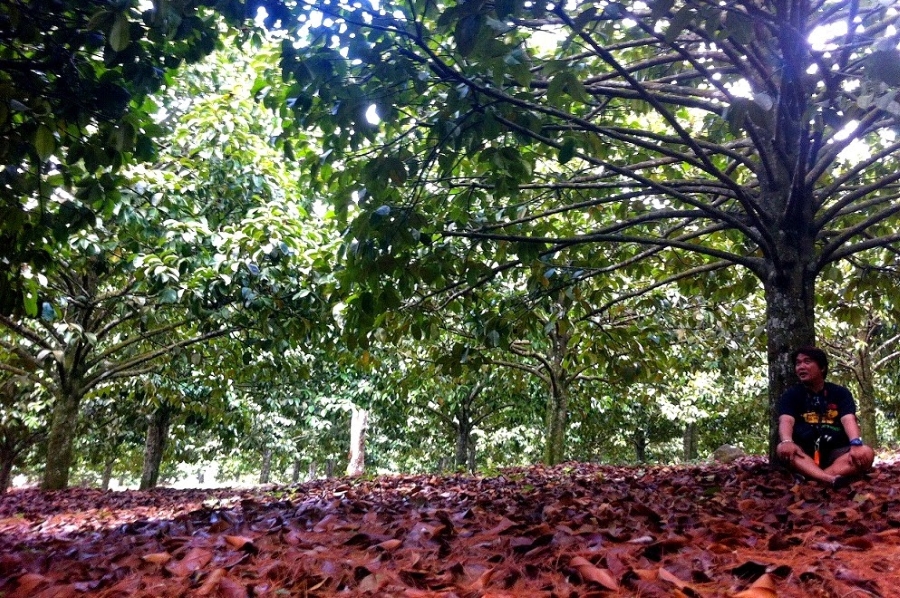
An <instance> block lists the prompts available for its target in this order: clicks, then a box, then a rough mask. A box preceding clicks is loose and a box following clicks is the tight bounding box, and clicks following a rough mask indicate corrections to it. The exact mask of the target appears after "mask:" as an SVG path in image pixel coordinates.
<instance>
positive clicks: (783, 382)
mask: <svg viewBox="0 0 900 598" xmlns="http://www.w3.org/2000/svg"><path fill="white" fill-rule="evenodd" d="M765 291H766V332H767V335H768V363H769V405H768V407H769V458H770V459H771V460H773V461H774V460H775V459H776V452H775V451H776V447H777V446H778V411H777V405H778V398H779V397H780V396H781V394H782V393H783V392H784V391H785V389H787V387H788V386H790V385H791V384H793V383H794V382H795V381H796V375H795V374H794V364H793V363H790V358H789V355H790V353H791V351H793V350H794V349H797V348H799V347H802V346H804V345H813V344H815V340H816V334H815V311H814V308H815V294H814V291H815V275H814V274H812V273H807V271H806V269H805V268H802V267H795V268H794V270H793V272H791V275H790V276H788V275H784V274H772V275H770V276H769V277H768V279H767V280H766V282H765Z"/></svg>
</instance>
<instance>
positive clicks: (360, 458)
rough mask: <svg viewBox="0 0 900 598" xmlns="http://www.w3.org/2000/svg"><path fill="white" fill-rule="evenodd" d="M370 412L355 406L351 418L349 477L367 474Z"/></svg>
mask: <svg viewBox="0 0 900 598" xmlns="http://www.w3.org/2000/svg"><path fill="white" fill-rule="evenodd" d="M368 422H369V412H368V411H367V410H366V409H362V408H360V407H357V406H356V405H354V406H353V412H352V415H351V417H350V462H349V463H347V475H348V476H351V477H354V476H361V475H363V474H364V473H365V472H366V426H367V424H368Z"/></svg>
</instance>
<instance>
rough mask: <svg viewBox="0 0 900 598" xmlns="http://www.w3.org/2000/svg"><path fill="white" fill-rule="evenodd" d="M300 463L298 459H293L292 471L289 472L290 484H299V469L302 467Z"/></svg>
mask: <svg viewBox="0 0 900 598" xmlns="http://www.w3.org/2000/svg"><path fill="white" fill-rule="evenodd" d="M302 465H303V464H302V463H300V459H299V458H297V459H294V465H293V469H292V470H291V483H292V484H297V483H299V482H300V468H301V467H302Z"/></svg>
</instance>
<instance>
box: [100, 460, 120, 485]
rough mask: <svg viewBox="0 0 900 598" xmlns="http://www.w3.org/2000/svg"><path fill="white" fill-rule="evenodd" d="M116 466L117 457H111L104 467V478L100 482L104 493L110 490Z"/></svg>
mask: <svg viewBox="0 0 900 598" xmlns="http://www.w3.org/2000/svg"><path fill="white" fill-rule="evenodd" d="M115 464H116V457H111V458H109V459H107V460H106V463H105V464H104V465H103V478H102V480H101V482H100V487H101V488H102V489H103V491H104V492H105V491H107V490H109V483H110V481H112V473H113V467H114V466H115Z"/></svg>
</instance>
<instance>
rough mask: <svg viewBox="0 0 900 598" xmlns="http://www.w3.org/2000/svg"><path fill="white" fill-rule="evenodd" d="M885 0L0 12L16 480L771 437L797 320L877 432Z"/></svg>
mask: <svg viewBox="0 0 900 598" xmlns="http://www.w3.org/2000/svg"><path fill="white" fill-rule="evenodd" d="M898 21H900V11H898V9H897V7H895V6H893V5H891V4H890V3H884V2H873V1H863V0H851V1H840V2H838V1H823V2H817V3H813V2H806V1H801V0H777V1H775V0H762V1H756V2H742V1H738V2H731V3H727V5H726V4H721V3H710V2H705V1H701V0H658V1H656V2H644V1H635V2H586V3H583V4H578V5H576V4H552V3H551V4H535V3H532V2H526V1H522V0H497V1H495V2H485V1H480V0H466V1H464V2H459V3H452V2H451V3H440V2H433V1H431V0H421V1H420V0H410V1H406V2H392V3H388V4H380V3H368V2H354V3H346V4H345V3H342V2H339V1H336V0H314V1H311V2H303V1H298V2H293V1H290V2H287V1H282V0H251V1H249V2H240V1H237V0H234V1H231V2H212V1H193V2H180V3H171V2H161V1H158V2H152V3H142V2H137V1H136V0H135V1H126V2H119V3H114V4H109V5H105V4H103V5H97V4H96V3H93V2H88V1H87V0H53V1H51V0H39V1H37V2H27V1H25V0H13V1H11V2H8V3H5V4H4V5H3V6H2V7H0V31H2V33H0V159H2V163H3V165H4V168H3V169H2V170H0V264H2V265H3V268H2V271H0V405H2V406H3V409H2V414H0V488H4V489H5V488H6V487H7V486H8V485H9V484H10V481H11V475H12V474H13V473H14V472H23V473H26V474H28V475H29V476H31V477H32V478H33V479H37V478H38V477H39V478H40V480H41V484H42V487H43V488H46V489H58V488H64V487H66V486H67V485H69V484H70V483H72V482H73V480H74V479H75V478H74V477H73V475H74V472H78V474H79V475H81V476H82V478H83V479H85V480H87V479H88V478H89V477H90V476H89V475H88V473H89V472H97V473H98V475H99V477H100V478H101V482H100V483H102V484H104V485H108V484H109V482H110V479H111V478H112V477H113V476H114V475H115V474H116V473H118V475H119V477H121V478H123V479H129V480H133V481H137V480H139V481H140V486H141V487H142V488H149V487H152V486H154V485H156V484H158V483H160V481H161V480H166V479H169V480H171V479H174V478H175V477H177V476H178V475H181V474H179V472H178V470H177V469H176V465H177V464H178V463H181V464H190V465H185V467H188V466H192V467H196V466H197V465H198V464H200V463H204V462H210V461H213V460H216V461H218V462H220V463H223V464H225V465H224V467H225V469H226V470H227V472H228V473H229V474H234V475H237V474H241V473H246V472H250V471H253V472H254V474H259V475H258V476H257V481H259V482H261V483H266V482H268V481H271V480H273V479H291V480H293V481H298V480H299V479H300V477H301V473H302V472H303V471H304V470H305V471H306V472H307V475H314V473H313V472H314V471H317V472H318V473H321V469H319V468H322V469H327V470H329V471H336V472H343V471H347V470H348V466H349V471H351V472H352V473H357V474H358V473H361V472H362V471H363V468H364V467H365V469H366V470H368V471H399V470H442V469H447V468H451V469H452V468H464V469H468V470H474V469H476V468H482V469H490V468H493V467H499V466H503V465H509V464H516V463H523V462H530V461H535V460H543V461H545V462H547V463H558V462H561V461H564V460H566V459H580V460H593V461H641V462H644V461H657V462H674V461H679V460H690V459H697V458H702V457H705V456H706V455H708V454H709V453H710V452H711V451H712V450H713V449H714V448H716V447H717V446H718V445H720V444H724V443H730V444H737V445H740V446H742V447H743V448H745V449H746V450H748V451H752V452H764V451H767V450H769V451H770V450H771V448H772V447H773V446H774V443H773V439H774V438H775V437H774V433H775V426H774V425H773V422H774V411H773V407H774V402H775V400H776V399H777V397H778V396H779V395H780V393H781V392H782V391H783V389H784V388H785V387H786V385H788V384H790V383H791V382H792V376H793V368H792V364H790V362H789V360H788V358H787V356H788V354H789V352H790V351H791V350H792V349H793V348H795V347H797V346H800V345H805V344H814V343H816V342H818V343H819V344H821V345H822V346H825V347H826V348H827V349H828V350H829V352H830V353H831V354H832V356H833V360H834V364H835V365H834V367H833V369H832V372H833V374H832V376H833V377H835V378H836V379H837V380H839V381H841V382H844V383H846V384H847V385H848V386H850V387H851V388H852V390H853V391H854V394H855V395H856V396H857V397H858V400H859V404H860V409H861V413H860V417H861V421H862V424H863V430H864V434H865V437H866V438H868V439H871V441H872V442H880V443H882V444H885V445H890V444H891V443H892V442H893V441H894V439H895V438H896V434H897V426H896V424H895V423H894V420H895V419H896V418H897V413H898V409H900V406H898V404H897V403H896V401H894V400H893V399H892V398H891V397H892V396H893V392H892V391H893V390H894V389H895V388H896V385H897V380H898V378H897V374H898V370H897V367H896V365H895V364H896V361H897V360H896V359H895V357H896V354H897V350H898V347H897V339H898V338H900V336H898V331H897V330H896V326H895V325H894V322H895V321H896V317H897V313H896V311H895V301H894V300H893V297H895V296H896V293H895V292H894V291H895V290H896V285H897V280H898V279H897V266H898V265H897V263H896V262H897V249H898V248H900V218H898V215H897V213H898V211H900V201H898V190H900V139H898V138H897V134H898V131H900V99H898V97H897V93H898V91H900V51H898V47H900V33H898V30H897V27H898ZM351 419H354V420H355V421H356V423H357V424H363V423H364V425H360V426H357V429H358V430H360V431H362V430H364V431H365V436H364V438H365V445H364V446H363V445H362V444H361V441H360V442H357V443H355V445H354V446H353V447H351V441H350V432H351ZM348 455H349V456H348ZM363 463H364V465H363ZM182 473H183V470H182Z"/></svg>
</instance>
